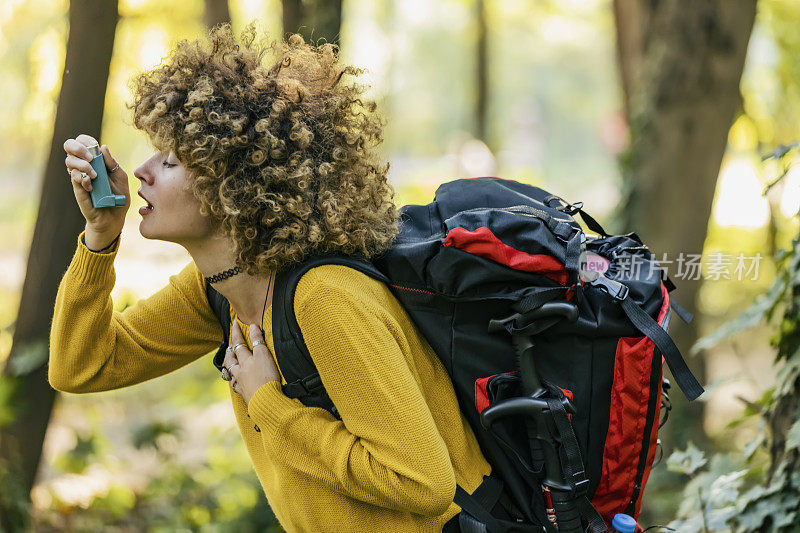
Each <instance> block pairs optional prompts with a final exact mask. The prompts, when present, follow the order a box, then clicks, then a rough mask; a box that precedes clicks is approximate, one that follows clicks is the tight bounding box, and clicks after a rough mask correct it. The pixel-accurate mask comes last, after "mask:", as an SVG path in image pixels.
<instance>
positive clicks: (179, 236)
mask: <svg viewBox="0 0 800 533" xmlns="http://www.w3.org/2000/svg"><path fill="white" fill-rule="evenodd" d="M133 175H134V176H136V177H137V178H139V179H140V180H141V184H140V186H139V196H141V197H143V198H144V199H145V200H146V201H147V202H148V204H149V206H146V207H142V208H141V209H139V215H140V216H141V217H142V221H141V223H140V224H139V233H141V234H142V237H144V238H145V239H158V240H162V241H170V242H175V243H178V244H191V243H194V242H197V241H200V240H203V239H205V238H208V237H210V236H211V235H212V233H213V232H212V227H211V223H210V220H209V219H208V217H204V216H202V215H201V214H200V203H199V202H198V201H197V199H196V198H195V197H194V196H193V195H192V192H191V189H190V187H191V179H192V177H191V175H190V174H189V172H188V171H187V170H186V169H185V168H184V166H183V165H182V164H181V162H180V161H178V158H177V157H175V154H173V153H172V152H170V153H164V152H160V151H159V152H156V153H155V154H153V156H152V157H151V158H150V159H148V160H147V161H145V162H144V163H142V164H141V165H139V167H137V168H136V170H134V171H133ZM150 206H152V207H150Z"/></svg>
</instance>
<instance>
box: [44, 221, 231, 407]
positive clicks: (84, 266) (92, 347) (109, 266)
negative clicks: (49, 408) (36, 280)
mask: <svg viewBox="0 0 800 533" xmlns="http://www.w3.org/2000/svg"><path fill="white" fill-rule="evenodd" d="M83 236H84V233H83V232H82V233H81V235H80V236H79V237H78V248H77V250H76V251H75V255H74V256H73V258H72V262H71V263H70V265H69V268H68V269H67V271H66V273H65V274H64V277H63V278H62V279H61V283H60V284H59V287H58V294H57V295H56V303H55V309H54V313H53V322H52V324H51V328H50V362H49V366H48V381H49V382H50V385H51V386H52V387H53V388H54V389H57V390H61V391H65V392H76V393H77V392H98V391H104V390H111V389H118V388H121V387H126V386H129V385H134V384H136V383H141V382H142V381H146V380H148V379H152V378H155V377H158V376H161V375H164V374H167V373H169V372H172V371H173V370H176V369H178V368H180V367H182V366H184V365H186V364H188V363H190V362H192V361H194V360H195V359H197V358H198V357H200V356H202V355H204V354H206V353H208V352H210V351H211V350H213V349H214V348H216V347H218V346H219V344H220V343H221V342H222V328H221V326H220V325H219V322H218V321H217V319H216V317H215V316H214V313H213V311H212V310H211V308H210V306H209V304H208V302H207V300H206V295H205V288H204V286H203V277H202V275H201V274H200V272H199V271H198V270H197V267H196V266H195V265H194V263H190V264H188V265H187V266H186V267H185V268H184V269H183V270H182V271H181V272H180V273H179V274H177V275H173V276H170V279H169V284H168V285H166V286H165V287H164V288H162V289H161V290H159V291H158V292H156V293H155V294H153V295H152V296H150V297H148V298H144V299H141V300H139V301H138V302H136V304H135V305H133V306H131V307H128V308H127V309H125V310H124V311H122V312H119V311H115V310H114V308H113V301H112V298H111V291H112V289H113V288H114V283H115V281H116V274H115V272H114V258H115V257H116V255H117V251H118V250H119V241H117V242H116V243H115V244H114V245H113V247H112V248H110V249H109V251H107V252H92V251H90V250H89V249H88V248H87V247H86V244H85V243H84V241H83Z"/></svg>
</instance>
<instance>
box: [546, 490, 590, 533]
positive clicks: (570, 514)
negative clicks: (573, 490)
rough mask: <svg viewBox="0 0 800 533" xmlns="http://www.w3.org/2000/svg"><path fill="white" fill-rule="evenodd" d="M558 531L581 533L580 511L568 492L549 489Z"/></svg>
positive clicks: (562, 532)
mask: <svg viewBox="0 0 800 533" xmlns="http://www.w3.org/2000/svg"><path fill="white" fill-rule="evenodd" d="M550 497H551V498H552V500H553V510H554V511H555V513H556V522H557V523H558V532H559V533H583V524H582V522H581V513H580V511H579V510H578V505H577V503H576V502H575V499H574V498H573V497H572V496H571V495H570V493H569V492H566V491H563V490H556V489H550Z"/></svg>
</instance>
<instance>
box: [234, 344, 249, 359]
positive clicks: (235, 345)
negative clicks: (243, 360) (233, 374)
mask: <svg viewBox="0 0 800 533" xmlns="http://www.w3.org/2000/svg"><path fill="white" fill-rule="evenodd" d="M239 346H247V343H244V342H239V343H237V344H234V345H233V348H232V349H231V351H232V352H233V355H236V349H237V348H239ZM237 357H238V356H237Z"/></svg>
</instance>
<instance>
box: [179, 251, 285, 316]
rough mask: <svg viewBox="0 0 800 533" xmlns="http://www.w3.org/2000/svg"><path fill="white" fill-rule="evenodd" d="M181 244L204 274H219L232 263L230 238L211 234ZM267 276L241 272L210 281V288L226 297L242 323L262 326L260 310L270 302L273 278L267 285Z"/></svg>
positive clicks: (233, 262)
mask: <svg viewBox="0 0 800 533" xmlns="http://www.w3.org/2000/svg"><path fill="white" fill-rule="evenodd" d="M182 245H183V247H184V248H186V251H188V252H189V255H191V256H192V259H193V260H194V263H195V264H196V265H197V268H198V269H199V270H200V272H201V273H202V274H203V276H205V277H210V276H213V275H214V274H219V273H220V272H223V271H225V270H228V269H230V268H233V267H234V265H235V257H234V254H233V250H234V246H233V242H232V241H231V240H230V239H226V238H224V237H221V236H215V237H211V238H209V239H205V240H203V241H202V242H199V243H195V244H192V245H187V244H182ZM270 277H271V276H270V275H263V276H252V275H250V274H248V273H247V272H244V271H242V272H240V273H238V274H235V275H233V276H231V277H229V278H227V279H225V280H222V281H218V282H216V283H214V284H213V285H212V287H214V289H215V290H216V291H217V292H219V293H220V294H222V295H223V296H224V297H225V298H227V300H228V302H229V303H230V304H231V307H232V308H233V311H234V313H236V316H237V317H238V318H239V320H241V321H242V322H243V323H244V324H248V325H249V324H258V325H259V326H260V327H263V324H262V323H261V319H262V315H264V314H265V311H264V310H265V309H266V308H267V307H270V306H271V305H272V292H273V291H272V287H271V285H274V283H275V281H274V277H273V279H272V283H271V284H270ZM268 285H270V289H269V293H267V287H268Z"/></svg>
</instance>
